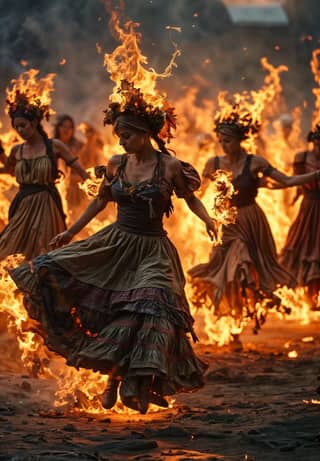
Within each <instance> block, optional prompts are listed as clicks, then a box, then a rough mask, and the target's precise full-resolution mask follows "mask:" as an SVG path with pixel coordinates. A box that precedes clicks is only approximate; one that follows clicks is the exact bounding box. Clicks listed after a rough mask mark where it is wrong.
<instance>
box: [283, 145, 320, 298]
mask: <svg viewBox="0 0 320 461" xmlns="http://www.w3.org/2000/svg"><path fill="white" fill-rule="evenodd" d="M308 157H309V156H308V152H304V153H302V154H300V155H298V156H297V159H296V161H295V163H294V173H295V174H303V173H310V172H312V171H315V170H316V169H317V168H316V166H315V165H312V162H310V160H309V158H308ZM301 191H302V193H303V200H302V202H301V205H300V209H299V212H298V215H297V217H296V219H295V221H294V222H293V224H292V226H291V227H290V229H289V232H288V236H287V240H286V243H285V246H284V248H283V250H282V253H281V257H280V261H281V263H282V264H283V265H284V266H285V267H286V268H287V270H289V271H290V272H292V273H293V274H294V275H295V277H296V279H297V282H298V285H300V286H307V287H309V290H310V294H311V295H316V294H317V292H318V291H319V290H320V241H319V230H320V181H319V180H317V181H314V182H312V183H309V184H305V185H304V186H301ZM315 302H316V300H315Z"/></svg>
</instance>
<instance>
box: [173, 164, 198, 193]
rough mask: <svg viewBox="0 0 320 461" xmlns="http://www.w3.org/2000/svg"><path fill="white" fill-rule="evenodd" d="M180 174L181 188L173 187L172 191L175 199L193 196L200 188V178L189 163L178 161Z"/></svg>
mask: <svg viewBox="0 0 320 461" xmlns="http://www.w3.org/2000/svg"><path fill="white" fill-rule="evenodd" d="M180 165H181V174H182V178H183V183H184V184H183V186H181V187H175V188H174V191H175V194H176V196H177V197H179V198H187V197H188V196H189V195H191V194H193V192H195V191H196V190H198V189H199V187H200V186H201V179H200V176H199V174H198V172H197V170H196V169H195V168H193V166H192V165H190V163H187V162H183V161H181V160H180Z"/></svg>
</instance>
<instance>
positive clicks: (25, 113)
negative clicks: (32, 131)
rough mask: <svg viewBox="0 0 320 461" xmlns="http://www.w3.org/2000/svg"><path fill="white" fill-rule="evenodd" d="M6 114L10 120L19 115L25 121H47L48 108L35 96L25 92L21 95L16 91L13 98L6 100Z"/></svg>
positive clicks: (48, 115) (47, 105)
mask: <svg viewBox="0 0 320 461" xmlns="http://www.w3.org/2000/svg"><path fill="white" fill-rule="evenodd" d="M6 103H7V107H8V114H9V116H10V117H11V119H12V118H14V117H16V116H18V115H20V116H22V117H25V118H27V119H36V120H39V122H40V121H41V120H43V119H44V118H45V119H46V120H49V117H50V106H49V104H44V103H43V102H42V101H41V98H40V97H38V96H37V95H31V94H29V93H28V91H26V92H25V93H22V92H21V91H19V90H16V91H15V93H14V97H13V98H10V99H9V98H7V99H6Z"/></svg>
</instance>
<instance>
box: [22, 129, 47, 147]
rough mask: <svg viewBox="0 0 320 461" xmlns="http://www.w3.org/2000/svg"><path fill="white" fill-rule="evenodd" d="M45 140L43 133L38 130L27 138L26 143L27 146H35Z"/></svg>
mask: <svg viewBox="0 0 320 461" xmlns="http://www.w3.org/2000/svg"><path fill="white" fill-rule="evenodd" d="M43 142H44V141H43V137H42V136H41V134H40V133H38V132H35V133H34V134H33V135H32V136H31V137H30V138H29V139H26V140H25V142H24V143H25V144H26V145H27V146H30V147H33V146H36V145H38V144H43Z"/></svg>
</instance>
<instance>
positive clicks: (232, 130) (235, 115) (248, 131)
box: [215, 104, 260, 140]
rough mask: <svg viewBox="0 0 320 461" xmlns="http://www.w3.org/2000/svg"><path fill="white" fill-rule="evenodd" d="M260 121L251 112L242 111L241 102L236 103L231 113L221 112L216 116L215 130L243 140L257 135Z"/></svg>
mask: <svg viewBox="0 0 320 461" xmlns="http://www.w3.org/2000/svg"><path fill="white" fill-rule="evenodd" d="M259 129H260V123H259V122H258V121H257V120H254V117H253V116H252V115H251V113H250V112H247V111H242V110H241V107H240V106H239V104H234V105H233V106H232V110H231V111H230V112H229V113H224V112H221V113H220V114H218V116H217V117H216V118H215V131H216V132H218V133H225V134H230V135H232V136H235V137H237V138H239V139H241V140H244V139H247V138H248V137H249V136H250V135H256V134H257V133H258V131H259Z"/></svg>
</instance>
